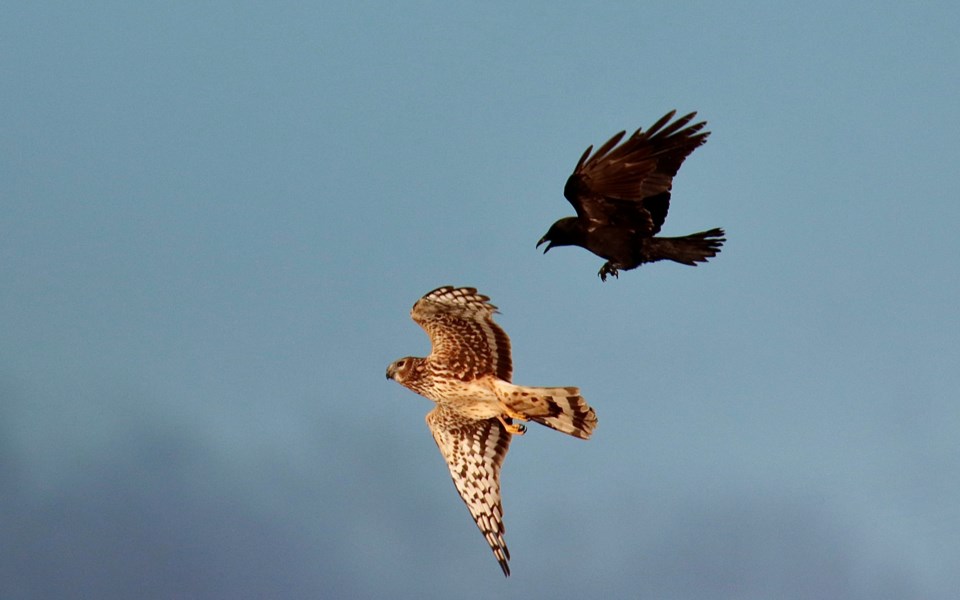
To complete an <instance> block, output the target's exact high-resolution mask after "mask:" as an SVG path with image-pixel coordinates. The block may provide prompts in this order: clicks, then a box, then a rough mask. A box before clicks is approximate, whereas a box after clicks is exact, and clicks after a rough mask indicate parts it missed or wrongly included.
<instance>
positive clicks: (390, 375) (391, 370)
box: [387, 364, 396, 379]
mask: <svg viewBox="0 0 960 600" xmlns="http://www.w3.org/2000/svg"><path fill="white" fill-rule="evenodd" d="M395 372H396V369H394V368H393V365H392V364H391V365H390V366H389V367H387V379H393V374H394V373H395Z"/></svg>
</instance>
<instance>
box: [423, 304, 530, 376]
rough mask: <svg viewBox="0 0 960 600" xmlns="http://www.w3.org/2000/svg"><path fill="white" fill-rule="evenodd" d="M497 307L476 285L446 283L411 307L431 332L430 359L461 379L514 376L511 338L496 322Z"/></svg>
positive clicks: (429, 332)
mask: <svg viewBox="0 0 960 600" xmlns="http://www.w3.org/2000/svg"><path fill="white" fill-rule="evenodd" d="M496 312H497V307H496V306H494V305H493V304H490V298H488V297H487V296H484V295H483V294H479V293H477V290H476V289H475V288H454V287H451V286H444V287H441V288H437V289H435V290H433V291H432V292H430V293H429V294H427V295H425V296H424V297H423V298H421V299H420V300H417V302H416V304H414V305H413V308H412V309H411V310H410V317H411V318H413V320H414V321H416V322H417V323H418V324H419V325H420V326H421V327H423V329H424V330H425V331H426V332H427V334H428V335H429V336H430V343H431V344H432V346H433V348H432V350H431V352H430V356H429V357H428V358H429V360H430V361H432V362H434V363H435V364H438V365H443V366H444V368H445V369H448V370H449V372H450V374H451V375H452V376H454V377H456V378H457V379H460V380H462V381H470V380H473V379H477V378H479V377H483V376H485V375H494V376H496V377H497V378H498V379H501V380H503V381H510V380H511V378H512V376H513V363H512V361H511V359H510V338H509V337H507V334H506V332H504V331H503V329H501V328H500V326H499V325H497V324H496V323H494V321H493V315H494V314H496Z"/></svg>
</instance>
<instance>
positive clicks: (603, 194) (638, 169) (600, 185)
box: [563, 111, 710, 235]
mask: <svg viewBox="0 0 960 600" xmlns="http://www.w3.org/2000/svg"><path fill="white" fill-rule="evenodd" d="M674 114H676V111H670V112H669V113H667V114H666V115H664V116H663V117H662V118H661V119H660V120H659V121H657V122H656V123H654V124H653V125H652V126H650V128H649V129H647V130H646V131H644V130H643V129H638V130H637V131H635V132H634V133H633V135H631V136H630V137H629V138H627V139H626V140H625V141H623V142H622V143H620V142H621V140H622V139H623V137H624V135H625V134H626V132H625V131H621V132H620V133H618V134H616V135H615V136H613V137H612V138H610V139H609V140H608V141H607V143H605V144H603V145H602V146H600V148H598V149H597V151H596V152H593V154H592V155H591V151H592V150H593V146H591V147H589V148H587V150H586V151H585V152H584V153H583V156H581V157H580V162H578V163H577V167H576V168H575V169H574V170H573V174H571V175H570V177H569V178H568V179H567V184H566V186H565V187H564V190H563V195H564V196H566V198H567V200H569V201H570V203H571V204H572V205H573V207H574V209H576V211H577V216H578V217H579V218H580V220H581V221H582V222H583V225H584V226H585V227H586V228H587V229H588V230H594V229H597V228H599V227H605V226H614V227H627V228H635V229H637V230H638V231H639V232H645V233H646V234H647V235H653V234H655V233H657V232H658V231H660V227H661V225H663V221H664V219H666V216H667V211H668V210H669V207H670V188H671V187H672V185H673V177H674V175H676V174H677V171H678V170H679V169H680V165H682V164H683V161H684V159H686V157H687V156H689V155H690V153H691V152H693V151H694V150H695V149H696V148H697V147H698V146H700V145H701V144H703V143H704V142H705V141H706V139H707V136H708V135H710V133H709V132H706V131H703V132H702V131H701V130H702V129H703V127H704V126H705V125H706V123H705V122H704V121H701V122H699V123H694V124H693V125H688V124H689V123H690V121H692V120H693V118H694V117H695V116H696V114H697V113H695V112H693V113H690V114H688V115H685V116H683V117H680V118H679V119H677V120H675V121H673V122H672V123H670V119H672V118H673V116H674ZM618 144H619V145H618Z"/></svg>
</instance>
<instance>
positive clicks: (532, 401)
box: [496, 381, 597, 440]
mask: <svg viewBox="0 0 960 600" xmlns="http://www.w3.org/2000/svg"><path fill="white" fill-rule="evenodd" d="M496 383H497V388H496V389H497V396H498V397H499V398H500V401H501V402H503V404H504V405H506V406H507V408H509V409H510V410H511V411H513V412H515V413H518V414H521V415H523V416H525V417H527V418H529V419H530V420H532V421H536V422H537V423H540V424H541V425H546V426H547V427H550V428H551V429H556V430H557V431H561V432H563V433H566V434H569V435H572V436H574V437H578V438H580V439H582V440H585V439H588V438H589V437H590V434H591V433H593V429H594V427H596V426H597V415H596V413H594V412H593V409H592V408H590V405H589V404H587V401H586V400H584V399H583V397H581V396H580V390H579V389H578V388H575V387H527V386H522V385H513V384H512V383H507V382H505V381H497V382H496Z"/></svg>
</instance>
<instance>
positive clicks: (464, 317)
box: [387, 286, 597, 576]
mask: <svg viewBox="0 0 960 600" xmlns="http://www.w3.org/2000/svg"><path fill="white" fill-rule="evenodd" d="M489 300H490V299H489V298H488V297H487V296H483V295H481V294H478V293H477V290H475V289H474V288H453V287H450V286H445V287H442V288H438V289H436V290H433V291H432V292H430V293H429V294H427V295H426V296H424V297H423V298H421V299H420V300H418V301H417V302H416V304H414V305H413V309H412V310H411V311H410V316H411V317H413V320H414V321H416V322H417V323H418V324H419V325H420V326H421V327H423V328H424V330H426V332H427V334H428V335H429V336H430V343H431V345H432V349H431V351H430V355H429V356H427V357H426V358H417V357H412V356H408V357H406V358H401V359H400V360H398V361H396V362H394V363H393V364H391V365H390V366H389V367H387V378H388V379H393V380H394V381H396V382H397V383H399V384H400V385H403V386H404V387H407V388H410V389H411V390H413V391H414V392H416V393H418V394H420V395H421V396H425V397H427V398H429V399H430V400H433V401H434V402H436V404H437V405H436V407H434V409H433V410H431V411H430V412H429V413H428V414H427V425H428V426H429V427H430V431H431V432H432V433H433V439H434V440H436V442H437V446H438V447H439V448H440V453H441V454H443V458H444V459H446V461H447V466H448V467H449V469H450V475H451V477H453V483H454V484H455V485H456V486H457V491H458V492H460V497H461V498H463V501H464V502H465V503H466V505H467V508H468V509H469V510H470V514H471V515H473V519H474V521H476V522H477V527H479V528H480V531H481V532H482V533H483V537H485V538H486V540H487V543H488V544H490V548H491V549H493V554H494V556H496V558H497V562H499V563H500V568H501V569H503V574H504V575H507V576H509V575H510V566H509V564H508V561H509V560H510V552H509V551H508V550H507V544H506V542H504V540H503V532H504V528H503V506H502V504H501V502H500V465H501V464H503V458H504V456H506V454H507V448H508V447H509V446H510V438H511V437H512V435H511V434H523V432H524V431H526V428H525V427H524V426H523V425H521V424H519V423H514V422H513V420H514V419H518V420H521V421H528V420H533V421H536V422H537V423H540V424H542V425H546V426H547V427H550V428H553V429H556V430H557V431H562V432H563V433H567V434H570V435H572V436H574V437H578V438H580V439H584V440H585V439H587V438H589V437H590V434H591V433H592V432H593V428H594V427H596V425H597V416H596V415H595V414H594V412H593V409H592V408H590V406H589V405H588V404H587V403H586V401H585V400H584V399H583V398H581V397H580V390H579V389H577V388H575V387H525V386H519V385H513V384H511V383H510V377H511V375H512V373H513V365H512V363H511V360H510V338H508V337H507V334H506V333H504V331H503V329H501V328H500V326H499V325H497V324H496V323H494V322H493V315H494V313H496V312H497V307H496V306H494V305H492V304H490V302H489Z"/></svg>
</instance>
